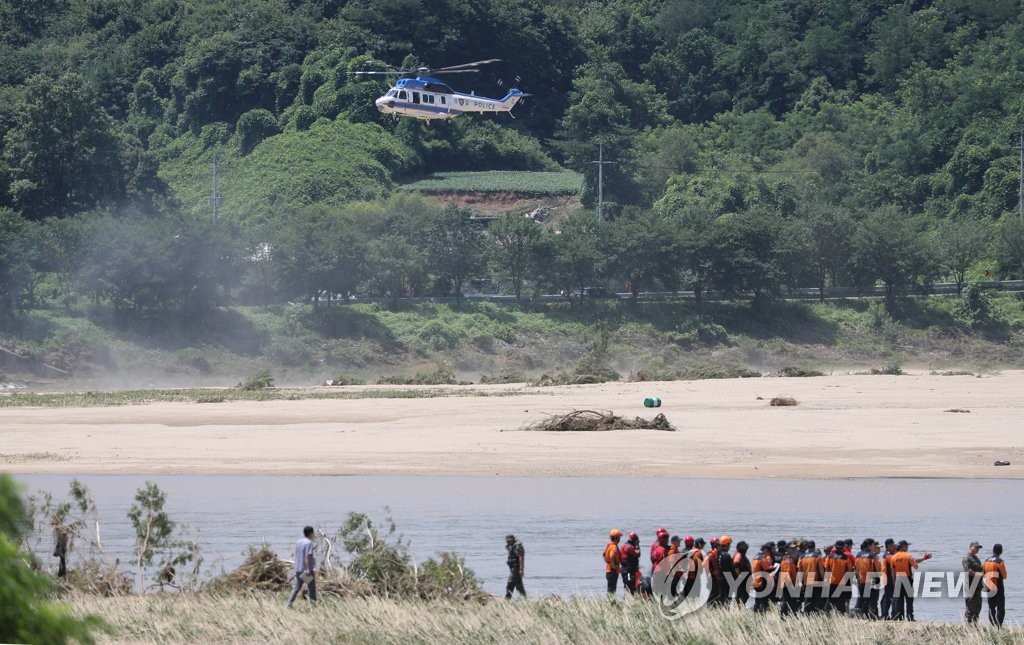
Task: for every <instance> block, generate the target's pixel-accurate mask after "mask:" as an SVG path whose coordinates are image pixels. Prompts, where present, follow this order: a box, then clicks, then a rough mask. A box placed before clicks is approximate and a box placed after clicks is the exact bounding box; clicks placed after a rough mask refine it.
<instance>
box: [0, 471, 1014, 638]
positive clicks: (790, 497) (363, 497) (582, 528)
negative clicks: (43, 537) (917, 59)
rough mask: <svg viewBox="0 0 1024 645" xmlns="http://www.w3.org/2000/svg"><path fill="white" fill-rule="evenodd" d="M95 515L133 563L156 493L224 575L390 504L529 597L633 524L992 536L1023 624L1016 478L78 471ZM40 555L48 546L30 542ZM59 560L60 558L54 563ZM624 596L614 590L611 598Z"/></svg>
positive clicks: (41, 486)
mask: <svg viewBox="0 0 1024 645" xmlns="http://www.w3.org/2000/svg"><path fill="white" fill-rule="evenodd" d="M17 479H18V480H19V481H21V482H22V483H23V484H24V485H25V487H26V488H27V489H28V491H30V492H31V491H36V490H46V491H49V492H51V493H54V494H55V496H57V497H58V498H60V497H63V496H65V495H66V491H67V488H68V483H69V482H70V481H71V479H72V477H71V476H66V475H19V476H17ZM79 480H80V481H82V482H83V483H85V484H86V485H87V486H88V487H89V488H90V489H91V490H92V492H93V495H94V497H95V499H96V502H97V506H98V508H99V514H100V521H101V524H102V537H103V541H104V545H105V547H106V549H107V551H108V552H109V553H112V554H113V555H114V556H116V557H120V558H121V560H122V561H127V560H128V559H129V558H130V548H131V545H130V535H131V527H130V525H129V524H128V520H127V519H126V517H125V513H126V512H127V510H128V508H129V506H130V505H131V502H132V498H133V496H134V493H135V491H136V490H137V489H138V488H139V487H140V486H142V485H143V484H144V482H145V481H154V482H156V483H157V484H158V485H159V486H160V488H161V489H163V490H164V492H166V493H167V504H166V507H165V508H166V510H167V512H168V514H169V515H170V516H171V517H172V518H173V519H174V520H176V521H177V522H179V523H180V524H183V525H187V526H188V530H187V533H188V534H191V535H193V536H194V538H195V539H196V540H197V541H198V542H199V543H200V545H201V549H202V551H203V554H204V558H205V564H204V567H205V569H206V571H207V573H214V572H216V571H218V570H220V569H222V568H223V569H225V570H230V569H231V568H233V567H234V566H237V565H238V564H239V563H240V562H241V560H242V553H243V550H244V549H245V547H246V546H248V545H255V544H259V543H263V542H265V543H267V544H269V545H270V546H271V547H272V548H274V549H275V550H276V551H277V552H278V553H279V554H280V555H282V556H285V557H290V552H291V549H292V547H293V545H294V543H295V540H297V539H298V537H299V534H300V532H301V527H302V526H303V525H305V524H313V525H315V526H318V527H323V528H324V529H326V530H327V531H328V532H330V533H333V532H335V531H336V530H337V529H338V527H339V526H340V524H341V519H342V518H343V516H344V515H345V513H347V512H348V511H360V512H366V513H369V514H370V515H371V516H374V517H377V518H382V517H383V515H384V510H383V509H384V507H388V508H390V512H391V515H392V516H393V518H394V520H395V522H396V524H397V525H398V529H399V532H400V533H401V534H402V535H403V536H404V537H405V538H406V539H408V540H409V542H410V543H411V547H412V550H413V551H414V553H415V554H416V556H417V559H419V560H423V559H426V558H427V557H428V556H430V555H433V554H435V553H436V552H438V551H447V550H455V551H457V552H458V553H460V554H461V555H463V556H464V557H465V558H466V562H467V564H468V565H469V566H470V567H471V568H472V569H473V570H474V571H476V573H477V574H478V576H480V577H481V578H482V579H483V582H484V587H485V589H486V590H487V591H490V592H492V593H495V594H498V593H503V590H504V582H505V576H506V575H507V568H506V566H505V553H504V549H503V545H504V536H505V534H506V533H510V532H511V533H514V534H515V535H516V536H517V537H519V538H520V540H521V541H522V542H523V543H524V545H525V547H526V553H527V562H526V588H527V592H529V593H532V594H535V595H542V594H561V595H567V594H574V593H578V594H584V595H593V594H600V593H602V590H603V586H604V573H603V572H604V569H603V566H604V565H603V562H602V560H601V552H602V550H603V548H604V545H605V543H606V538H605V536H606V535H607V532H608V530H609V529H611V528H619V529H621V530H623V531H627V532H628V531H631V530H635V531H637V532H638V533H639V534H640V537H641V542H642V545H643V546H644V551H645V552H646V547H647V545H649V544H650V542H651V541H652V540H653V539H654V536H653V534H654V531H655V529H656V528H657V527H659V526H665V527H666V528H667V529H668V530H669V531H670V532H671V533H673V534H679V535H680V536H682V535H685V534H692V535H695V536H704V537H710V536H712V535H718V534H721V533H729V534H730V535H731V536H732V537H733V540H734V542H736V541H739V540H746V541H747V542H749V543H750V544H751V545H755V548H756V545H759V544H761V543H763V542H765V541H767V540H769V539H771V540H777V539H780V538H793V537H798V536H800V537H810V538H813V539H815V540H816V541H817V542H818V544H819V545H821V544H823V543H829V542H834V541H835V540H836V539H837V538H847V537H850V538H853V539H854V541H855V542H856V543H857V545H859V544H860V541H861V540H862V539H863V538H864V537H874V538H876V539H879V540H882V539H884V538H887V537H892V538H895V539H897V540H899V539H907V540H909V541H910V542H911V543H912V547H911V552H912V553H914V554H920V553H922V552H924V551H931V552H932V553H933V555H934V557H933V559H932V560H931V561H930V562H928V563H925V565H923V566H922V569H923V570H937V571H940V570H941V571H947V570H952V571H959V569H960V560H961V558H962V557H963V555H964V552H965V551H966V547H967V545H968V544H969V543H970V542H971V540H975V539H977V540H979V541H980V542H981V543H982V544H983V545H985V548H984V549H983V550H982V554H981V556H982V559H984V558H985V557H987V556H988V555H989V554H990V547H991V545H992V544H993V543H994V542H1002V544H1003V546H1004V549H1005V559H1006V561H1007V567H1008V569H1009V574H1010V577H1009V580H1008V581H1007V596H1008V598H1007V619H1008V621H1010V622H1013V623H1015V624H1020V623H1021V622H1022V620H1024V584H1022V583H1021V582H1020V581H1021V572H1022V571H1024V567H1022V566H1021V564H1020V563H1024V557H1022V554H1024V531H1022V529H1024V504H1021V503H1020V492H1021V483H1020V482H1018V481H1013V480H983V481H969V480H954V479H863V480H838V481H831V480H830V481H796V480H739V479H731V480H730V479H644V478H621V479H614V478H544V477H524V478H514V477H502V478H497V477H455V476H453V477H436V476H423V477H416V476H352V477H290V476H273V477H271V476H264V477H261V476H236V475H175V476H152V477H142V476H134V475H83V476H80V477H79ZM40 549H41V555H43V557H44V559H49V560H53V559H52V558H50V557H49V552H48V549H52V546H51V545H48V544H43V545H41V546H40ZM50 564H51V565H52V566H54V567H55V566H56V563H55V562H51V563H50ZM620 593H621V589H620ZM961 613H962V600H959V599H955V600H948V599H928V600H924V599H922V600H919V601H918V603H917V617H918V619H919V620H939V621H947V622H958V621H959V620H960V619H961Z"/></svg>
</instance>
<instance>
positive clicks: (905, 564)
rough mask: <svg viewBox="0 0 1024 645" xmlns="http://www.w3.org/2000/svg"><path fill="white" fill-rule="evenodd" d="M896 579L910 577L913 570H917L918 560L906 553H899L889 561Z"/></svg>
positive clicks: (894, 554) (893, 555)
mask: <svg viewBox="0 0 1024 645" xmlns="http://www.w3.org/2000/svg"><path fill="white" fill-rule="evenodd" d="M889 565H890V566H891V567H892V574H893V576H894V577H897V578H898V577H900V576H909V575H910V573H911V570H912V569H916V568H917V560H915V559H914V557H913V556H912V555H910V554H909V553H907V552H906V551H897V552H896V553H893V554H892V557H891V558H890V559H889Z"/></svg>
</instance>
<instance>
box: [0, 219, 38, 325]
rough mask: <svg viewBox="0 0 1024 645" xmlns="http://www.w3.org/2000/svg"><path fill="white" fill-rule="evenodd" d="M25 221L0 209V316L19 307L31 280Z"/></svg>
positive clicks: (7, 314) (30, 251) (27, 232)
mask: <svg viewBox="0 0 1024 645" xmlns="http://www.w3.org/2000/svg"><path fill="white" fill-rule="evenodd" d="M31 261H32V249H31V237H30V235H29V223H28V222H26V221H25V220H24V219H22V217H21V216H20V215H18V214H17V213H15V212H14V211H12V210H10V209H9V208H0V318H8V317H10V316H12V315H13V314H14V312H15V310H17V309H21V306H22V300H23V298H22V296H23V295H24V293H25V291H26V289H28V288H30V285H31V283H32V266H31Z"/></svg>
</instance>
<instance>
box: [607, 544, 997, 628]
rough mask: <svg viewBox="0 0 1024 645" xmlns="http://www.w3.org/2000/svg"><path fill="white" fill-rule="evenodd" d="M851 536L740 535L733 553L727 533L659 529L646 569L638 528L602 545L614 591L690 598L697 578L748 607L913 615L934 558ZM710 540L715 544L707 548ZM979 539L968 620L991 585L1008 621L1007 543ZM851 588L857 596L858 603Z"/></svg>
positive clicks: (967, 567)
mask: <svg viewBox="0 0 1024 645" xmlns="http://www.w3.org/2000/svg"><path fill="white" fill-rule="evenodd" d="M853 545H854V542H853V540H850V539H847V540H836V542H835V544H830V545H828V546H827V547H826V548H824V549H819V548H818V546H817V545H816V544H815V542H814V540H802V539H796V540H778V541H777V542H765V543H764V544H762V545H761V546H760V548H759V549H758V550H757V551H756V552H755V553H753V554H751V555H748V551H749V545H748V544H747V543H746V542H744V541H740V542H737V543H736V545H735V552H732V549H733V542H732V538H731V537H730V536H728V535H723V536H721V537H718V538H711V540H710V541H708V542H705V540H704V538H701V537H698V538H694V537H693V536H691V535H687V536H686V537H684V538H679V536H672V537H671V538H670V537H669V532H668V531H667V530H665V529H664V528H659V529H658V530H657V533H656V537H655V540H654V542H653V543H652V544H651V546H650V561H651V570H650V571H651V574H650V576H644V575H643V572H642V569H641V564H640V562H641V548H640V537H639V536H638V535H637V534H636V533H635V532H632V533H630V534H629V535H628V536H626V540H625V541H624V542H623V540H622V531H620V530H618V529H612V531H611V532H610V534H609V542H608V545H607V546H606V547H605V550H604V561H605V577H606V579H607V582H608V593H609V594H611V595H614V594H615V593H616V590H617V588H618V582H619V579H620V577H621V579H622V584H623V586H624V587H625V589H626V593H627V595H628V594H636V595H640V596H650V595H652V594H655V593H658V594H662V595H664V594H665V592H666V591H667V592H668V593H669V594H671V596H672V597H673V598H681V599H690V598H691V594H692V593H693V589H694V586H695V585H696V584H698V579H699V578H704V579H705V580H706V581H707V582H703V583H701V584H704V585H705V586H706V587H707V589H703V590H701V591H702V592H703V593H702V594H701V596H703V594H707V599H706V603H707V605H710V606H713V605H726V604H728V603H736V604H737V605H739V606H742V607H745V606H746V605H747V603H748V602H749V600H750V598H751V597H753V599H754V604H753V610H754V611H755V612H758V613H762V612H766V611H769V609H770V608H772V606H773V605H778V611H779V612H780V613H781V615H782V616H783V617H785V616H788V615H793V614H797V613H804V614H811V613H816V612H826V611H833V612H839V613H840V614H841V615H848V614H850V613H852V614H853V615H855V616H858V617H861V618H866V619H870V620H879V619H881V620H909V621H912V620H914V593H913V576H914V570H915V569H917V567H918V565H919V563H921V562H924V561H925V560H928V559H930V558H931V557H932V556H931V554H930V553H924V554H923V555H922V556H921V557H919V558H915V557H914V556H912V555H911V554H910V552H909V547H910V543H909V542H907V541H906V540H900V541H898V542H897V541H896V540H893V539H891V538H890V539H887V540H885V542H884V543H879V542H877V541H876V540H874V539H871V538H868V539H865V540H864V541H862V542H861V544H860V551H859V552H857V553H856V554H855V553H854V552H853ZM706 547H709V548H708V549H707V550H705V548H706ZM980 548H981V545H980V544H978V543H977V542H972V543H971V546H970V547H969V550H968V556H969V557H971V558H973V560H971V561H969V558H964V564H963V568H964V572H965V573H966V575H967V576H968V577H969V578H971V579H973V577H974V576H981V580H978V581H976V583H975V584H973V585H971V586H969V587H967V588H966V589H967V591H966V592H965V601H966V605H967V609H966V613H965V616H966V619H967V621H968V622H976V621H977V618H978V614H979V613H980V610H981V598H982V588H984V589H986V590H987V591H988V600H989V620H990V622H991V623H992V624H993V625H1002V622H1003V617H1004V616H1005V613H1006V604H1005V603H1006V599H1005V591H1004V586H1003V585H1004V580H1006V564H1005V563H1004V562H1003V560H1002V546H1001V545H998V544H996V545H994V546H993V548H992V551H993V554H992V557H990V558H988V559H987V560H986V561H985V562H984V563H981V561H980V560H978V559H977V551H978V550H979V549H980ZM853 587H856V588H857V600H856V602H855V603H854V604H853V608H852V612H851V607H850V605H851V601H852V600H853Z"/></svg>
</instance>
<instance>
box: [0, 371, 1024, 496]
mask: <svg viewBox="0 0 1024 645" xmlns="http://www.w3.org/2000/svg"><path fill="white" fill-rule="evenodd" d="M463 389H465V390H467V395H466V396H453V397H443V398H418V399H350V400H298V401H270V402H225V403H204V404H187V403H159V404H151V405H142V406H125V407H105V408H47V409H41V408H6V409H0V470H3V471H8V472H14V473H139V474H149V473H153V474H157V473H166V474H173V473H266V474H296V475H299V474H393V473H401V474H416V473H423V474H474V475H477V474H478V475H547V476H582V475H592V476H601V475H627V476H628V475H640V476H672V477H691V476H692V477H754V478H760V477H785V478H793V477H795V478H844V477H982V478H984V477H1013V478H1021V477H1024V468H1021V464H1024V372H1020V371H1008V372H1002V373H997V374H992V375H985V376H983V377H981V378H978V377H974V376H939V375H929V374H912V375H904V376H868V375H834V376H826V377H817V378H758V379H734V380H709V381H678V382H664V383H610V384H602V385H585V386H567V387H554V388H550V387H549V388H534V387H527V386H522V385H495V386H467V387H464V388H463ZM480 391H486V392H489V393H492V394H499V393H503V392H513V393H514V395H513V396H486V397H485V396H477V395H468V394H469V393H470V392H480ZM654 395H656V396H659V397H661V399H662V401H663V405H662V407H661V408H660V409H658V410H654V409H648V408H644V407H643V400H644V397H646V396H654ZM780 395H788V396H792V397H795V398H796V399H797V401H798V402H799V405H798V406H797V407H789V408H784V407H769V405H768V400H769V399H770V398H771V397H774V396H780ZM574 409H596V410H606V411H611V412H614V413H615V414H618V415H622V416H636V415H640V416H645V417H651V416H653V415H654V414H655V413H657V412H663V413H664V414H665V415H666V417H667V418H668V419H669V421H670V422H672V423H673V424H674V425H675V426H676V427H677V428H678V429H679V431H678V432H659V431H620V432H587V433H541V432H525V431H517V430H518V429H520V428H522V427H524V426H526V425H528V424H531V423H534V422H537V421H539V420H543V419H546V418H547V417H548V416H549V415H551V414H562V413H565V412H569V411H572V410H574ZM952 409H958V410H967V411H969V412H962V411H961V412H951V411H949V410H952ZM1004 459H1005V460H1008V461H1010V462H1011V465H1010V466H1008V467H994V466H993V462H994V461H996V460H1004Z"/></svg>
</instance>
